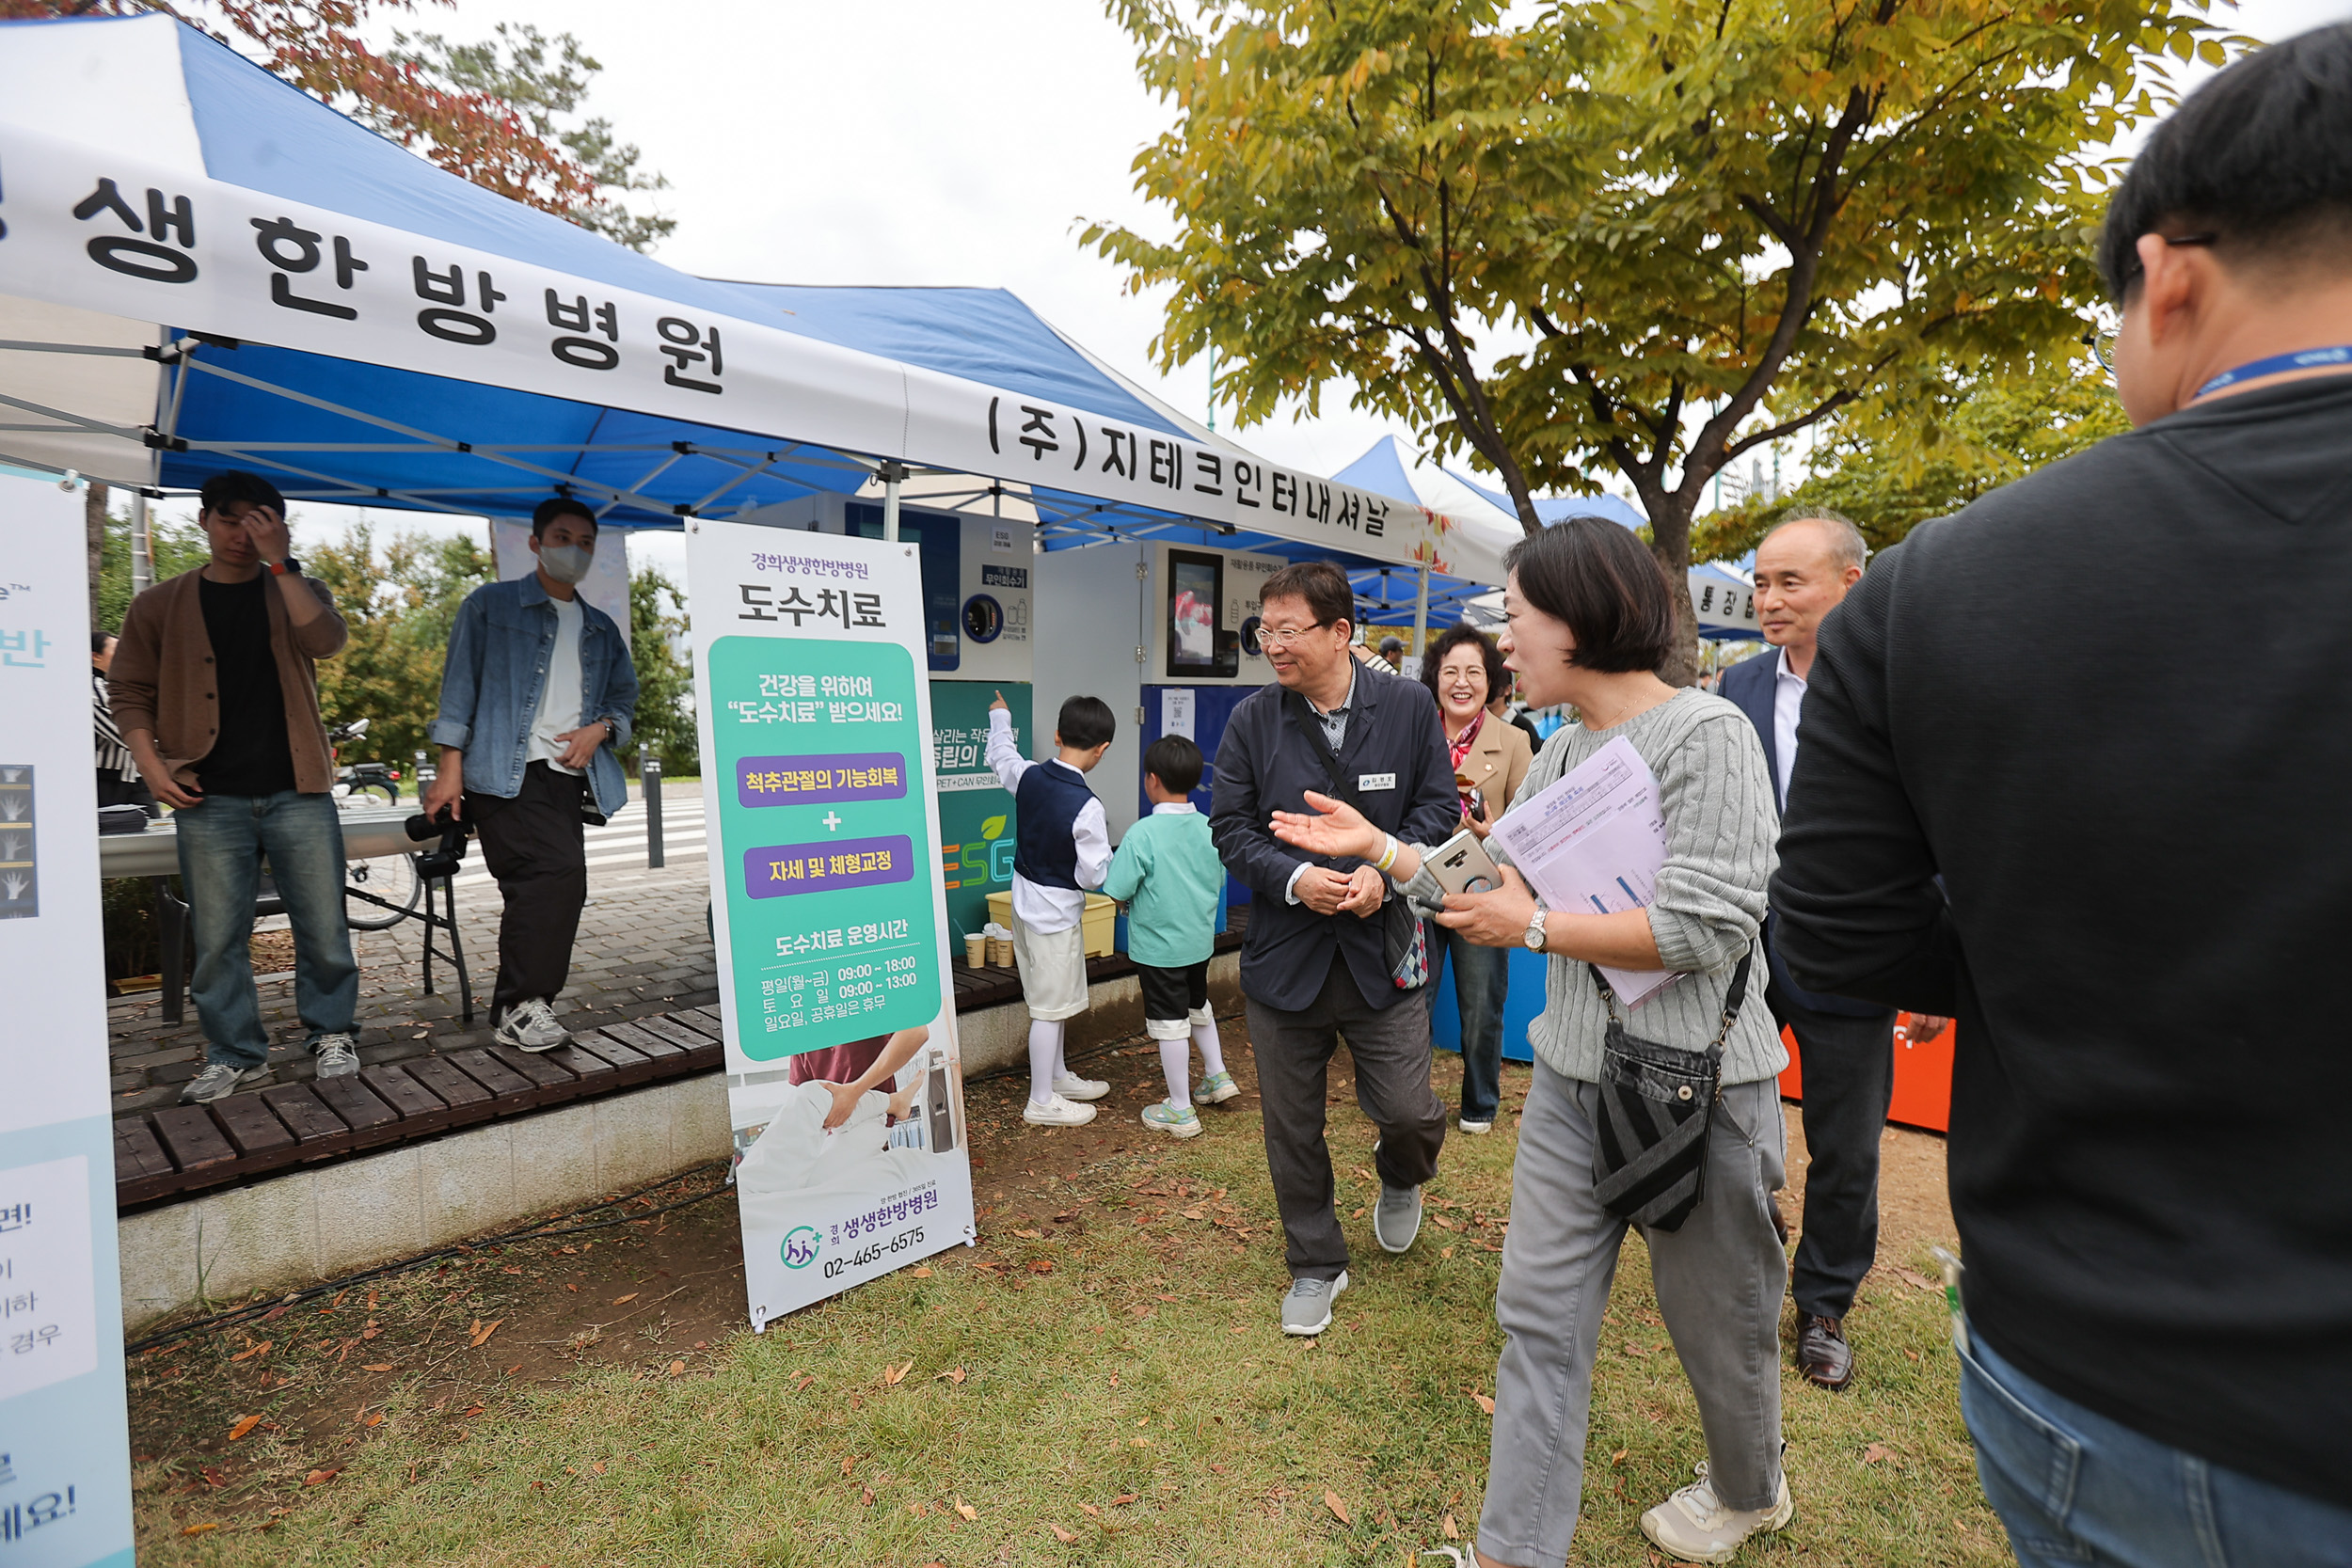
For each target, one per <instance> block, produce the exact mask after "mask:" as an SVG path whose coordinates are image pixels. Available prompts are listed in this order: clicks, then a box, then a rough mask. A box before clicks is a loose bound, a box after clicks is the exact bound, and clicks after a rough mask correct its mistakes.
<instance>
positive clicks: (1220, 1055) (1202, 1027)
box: [1192, 1007, 1225, 1078]
mask: <svg viewBox="0 0 2352 1568" xmlns="http://www.w3.org/2000/svg"><path fill="white" fill-rule="evenodd" d="M1192 1045H1193V1049H1194V1050H1196V1051H1198V1052H1200V1065H1201V1066H1202V1067H1203V1068H1204V1069H1207V1072H1208V1075H1209V1076H1210V1077H1211V1078H1214V1077H1216V1075H1217V1074H1218V1073H1220V1072H1223V1071H1224V1070H1225V1045H1224V1042H1223V1041H1221V1040H1219V1039H1218V1038H1217V1037H1216V1014H1215V1013H1212V1012H1210V1011H1209V1010H1208V1009H1207V1008H1206V1007H1203V1008H1201V1009H1200V1017H1197V1018H1195V1019H1194V1020H1193V1023H1192Z"/></svg>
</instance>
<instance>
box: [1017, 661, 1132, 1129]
mask: <svg viewBox="0 0 2352 1568" xmlns="http://www.w3.org/2000/svg"><path fill="white" fill-rule="evenodd" d="M1117 728H1118V721H1116V720H1115V719H1113V718H1112V717H1111V710H1110V705H1109V704H1107V703H1105V702H1104V701H1103V699H1102V698H1100V697H1073V698H1071V699H1070V700H1069V701H1068V702H1066V703H1064V704H1062V705H1061V718H1060V721H1059V722H1058V723H1057V724H1056V726H1055V729H1054V760H1053V761H1051V762H1031V761H1030V760H1029V759H1028V758H1026V757H1025V756H1023V755H1022V754H1021V749H1020V747H1019V746H1018V745H1017V744H1016V743H1015V742H1014V740H1013V736H1012V710H1011V709H1010V708H1009V707H1008V706H1006V705H1005V696H1004V693H1003V692H1001V691H1000V692H998V693H997V694H996V700H995V701H994V702H993V703H991V704H989V705H988V765H989V767H991V768H993V769H995V772H996V777H997V779H998V781H999V782H1001V783H1002V784H1004V786H1005V787H1006V788H1007V789H1009V790H1011V791H1012V799H1013V805H1014V807H1015V808H1016V825H1015V828H1014V838H1013V857H1012V958H1013V962H1014V964H1015V965H1016V966H1018V967H1019V969H1020V971H1021V990H1022V994H1023V996H1024V998H1025V1000H1026V1002H1027V1003H1028V1006H1029V1102H1028V1104H1026V1105H1025V1106H1024V1107H1023V1108H1022V1111H1021V1115H1022V1117H1023V1119H1024V1120H1026V1121H1029V1122H1031V1123H1034V1124H1035V1125H1037V1126H1040V1127H1083V1126H1084V1125H1086V1124H1087V1123H1088V1122H1089V1121H1092V1120H1093V1119H1094V1107H1093V1106H1092V1105H1090V1104H1087V1103H1085V1101H1094V1100H1100V1099H1102V1098H1103V1097H1104V1095H1106V1094H1108V1093H1110V1092H1111V1086H1110V1085H1108V1084H1106V1083H1104V1082H1103V1081H1101V1080H1100V1079H1094V1078H1080V1077H1078V1076H1077V1075H1076V1074H1074V1073H1073V1072H1072V1071H1071V1070H1070V1064H1069V1063H1068V1062H1067V1061H1066V1060H1064V1059H1063V1055H1062V1023H1063V1022H1064V1021H1065V1020H1067V1019H1072V1018H1075V1017H1076V1016H1077V1015H1078V1014H1080V1013H1082V1012H1085V1011H1086V1008H1087V958H1086V931H1085V928H1084V920H1085V916H1086V903H1087V891H1088V890H1089V889H1090V888H1098V887H1101V886H1102V885H1103V877H1104V873H1105V872H1107V871H1108V870H1109V869H1110V863H1111V837H1110V825H1109V823H1108V822H1107V821H1105V820H1104V816H1103V802H1102V801H1100V800H1096V799H1095V798H1094V791H1092V790H1091V789H1089V788H1088V787H1087V782H1086V776H1087V774H1089V773H1090V772H1092V771H1093V770H1094V767H1095V765H1096V764H1097V763H1099V762H1101V761H1102V760H1103V753H1104V752H1106V751H1108V750H1110V744H1111V736H1112V735H1113V734H1115V733H1116V731H1117Z"/></svg>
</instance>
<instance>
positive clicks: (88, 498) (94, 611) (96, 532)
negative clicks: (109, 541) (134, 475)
mask: <svg viewBox="0 0 2352 1568" xmlns="http://www.w3.org/2000/svg"><path fill="white" fill-rule="evenodd" d="M82 533H83V537H84V541H85V542H86V543H87V545H88V546H89V624H90V629H91V630H92V631H103V630H105V629H106V628H105V627H103V626H100V625H99V624H98V578H99V575H100V573H101V572H102V571H103V569H104V566H105V561H106V487H105V486H104V485H103V484H102V483H99V482H98V481H97V480H94V479H93V480H91V481H90V482H89V486H88V488H87V490H85V491H84V492H83V496H82Z"/></svg>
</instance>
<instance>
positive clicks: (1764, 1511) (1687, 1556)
mask: <svg viewBox="0 0 2352 1568" xmlns="http://www.w3.org/2000/svg"><path fill="white" fill-rule="evenodd" d="M1698 1477H1699V1479H1698V1480H1697V1481H1694V1482H1693V1483H1692V1484H1691V1485H1689V1486H1686V1487H1684V1488H1683V1489H1682V1490H1681V1491H1679V1492H1677V1493H1676V1494H1675V1495H1674V1496H1673V1497H1668V1498H1667V1499H1666V1500H1665V1501H1664V1502H1662V1503H1660V1504H1659V1505H1658V1506H1657V1507H1656V1508H1653V1509H1651V1510H1650V1511H1649V1512H1648V1513H1645V1514H1643V1515H1642V1533H1643V1534H1644V1535H1646V1536H1648V1537H1649V1538H1650V1540H1651V1541H1652V1542H1654V1543H1656V1544H1657V1545H1658V1547H1659V1549H1660V1550H1661V1551H1663V1552H1665V1553H1666V1554H1667V1555H1669V1556H1671V1557H1675V1558H1678V1559H1680V1560H1683V1561H1685V1562H1729V1561H1730V1560H1731V1559H1732V1556H1733V1554H1735V1553H1736V1552H1738V1551H1739V1549H1740V1543H1741V1542H1742V1541H1745V1540H1746V1539H1747V1538H1748V1537H1749V1536H1751V1535H1754V1534H1755V1533H1756V1532H1757V1531H1758V1530H1774V1529H1779V1528H1782V1527H1783V1526H1785V1525H1787V1524H1788V1521H1789V1520H1791V1519H1793V1518H1795V1517H1796V1516H1797V1505H1796V1504H1795V1503H1794V1502H1793V1501H1791V1500H1790V1499H1789V1497H1788V1472H1787V1471H1786V1470H1784V1471H1782V1472H1781V1477H1780V1490H1779V1492H1778V1493H1777V1494H1775V1495H1774V1497H1772V1507H1770V1508H1746V1509H1740V1508H1725V1507H1724V1505H1723V1501H1722V1499H1721V1498H1719V1497H1716V1496H1715V1488H1714V1486H1713V1485H1712V1484H1711V1483H1710V1482H1709V1481H1708V1479H1707V1465H1706V1462H1705V1461H1701V1462H1700V1464H1699V1467H1698Z"/></svg>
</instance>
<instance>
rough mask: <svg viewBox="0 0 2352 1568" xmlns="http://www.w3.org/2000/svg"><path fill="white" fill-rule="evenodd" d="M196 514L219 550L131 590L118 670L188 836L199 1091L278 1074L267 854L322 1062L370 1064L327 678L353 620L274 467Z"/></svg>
mask: <svg viewBox="0 0 2352 1568" xmlns="http://www.w3.org/2000/svg"><path fill="white" fill-rule="evenodd" d="M197 521H198V522H199V524H200V525H202V527H203V530H204V536H205V539H206V541H207V543H209V544H210V545H211V546H212V552H213V554H212V560H211V561H209V562H206V563H205V564H204V565H203V566H201V567H199V568H198V569H197V570H195V571H193V572H183V573H182V574H181V575H180V576H178V577H176V578H171V579H170V580H169V581H168V582H160V583H157V584H156V585H155V586H154V587H152V588H151V589H149V590H148V591H147V592H146V593H144V594H140V595H139V596H138V597H137V598H135V599H134V600H132V601H131V608H130V610H129V611H128V612H127V613H126V614H125V615H124V616H123V618H122V641H121V642H120V644H119V646H118V647H117V648H116V649H115V657H114V664H113V667H112V668H111V669H110V670H109V672H108V681H107V687H108V695H109V698H110V701H111V702H112V705H113V707H114V713H115V721H116V723H117V724H118V725H119V727H120V728H121V731H122V741H123V744H124V745H125V746H126V747H128V748H129V750H130V752H131V757H132V760H133V762H135V764H136V765H137V768H138V771H139V776H140V777H141V778H144V779H146V780H147V781H148V783H149V784H150V786H151V787H152V788H153V790H154V791H155V795H156V797H157V799H159V800H162V801H163V802H164V803H165V804H167V805H168V806H171V807H172V808H173V812H172V825H173V827H174V828H175V829H176V830H177V831H178V837H179V847H180V876H181V879H182V880H183V883H184V884H185V885H186V888H187V896H188V915H189V923H190V926H191V927H192V930H193V934H194V937H195V940H196V976H195V980H194V983H193V984H192V985H191V986H190V987H189V994H190V995H192V996H193V997H194V998H195V999H196V1016H197V1018H198V1020H199V1022H201V1023H202V1025H203V1028H204V1037H205V1039H206V1040H207V1041H208V1042H209V1045H208V1049H207V1050H206V1052H205V1066H204V1070H203V1071H202V1072H201V1073H199V1075H198V1076H197V1077H196V1079H195V1081H194V1082H192V1083H190V1084H189V1085H188V1086H187V1088H186V1089H185V1090H183V1092H182V1094H181V1096H180V1098H181V1100H182V1101H183V1102H187V1103H199V1102H203V1101H214V1100H218V1099H220V1098H221V1097H222V1096H223V1095H227V1094H231V1093H233V1092H235V1091H236V1090H238V1089H240V1088H244V1087H246V1086H247V1085H252V1084H257V1083H259V1082H261V1081H262V1079H264V1078H267V1077H268V1076H269V1072H270V1068H269V1032H268V1031H267V1030H266V1029H265V1028H263V1027H262V1014H261V1006H260V1004H259V1002H258V1000H257V999H256V997H255V996H254V992H253V963H252V958H251V956H250V951H249V946H248V944H249V943H250V942H251V940H252V936H253V905H254V897H255V894H256V891H257V889H258V886H259V883H260V879H261V874H262V857H263V856H264V855H266V856H267V857H268V858H269V867H270V875H271V877H272V879H274V880H275V881H276V882H277V885H278V896H279V897H280V898H282V899H284V901H285V905H286V912H287V914H288V916H289V917H290V919H291V920H292V923H293V925H294V1001H295V1005H296V1010H297V1013H298V1015H299V1016H300V1018H301V1020H302V1023H303V1027H304V1028H305V1029H306V1030H307V1031H308V1032H309V1035H310V1050H311V1052H312V1053H315V1054H316V1056H317V1057H318V1075H319V1076H320V1077H322V1078H336V1077H341V1076H342V1075H343V1074H344V1073H349V1072H357V1071H358V1070H359V1058H358V1055H357V1054H355V1053H353V1050H352V1043H351V1015H352V1009H353V1007H354V1006H355V1005H356V1004H357V1003H358V996H359V966H358V963H357V962H356V961H354V959H353V958H352V956H351V933H350V930H349V929H348V927H345V925H344V924H343V835H342V823H341V822H340V820H339V819H338V818H337V816H336V815H335V801H334V798H333V796H332V795H331V793H330V791H331V789H332V787H333V784H334V780H335V771H334V766H333V762H332V756H333V753H332V752H330V751H329V750H328V748H327V744H326V728H325V727H324V726H323V725H322V724H321V723H320V722H319V694H318V684H317V681H316V679H315V677H314V675H313V673H312V670H313V666H312V661H313V660H315V659H321V658H329V657H333V656H334V655H335V654H336V653H338V652H340V651H341V650H342V645H343V642H344V640H345V638H346V636H347V633H346V632H345V630H344V627H343V621H342V616H340V615H338V614H336V613H335V601H334V598H333V596H332V595H331V594H328V593H327V591H326V587H325V585H324V584H321V583H318V582H314V581H312V580H311V579H310V578H306V577H304V576H303V575H302V567H301V563H300V562H297V561H295V560H294V558H293V556H292V555H291V554H289V553H288V545H289V540H288V537H287V531H286V502H285V500H284V499H283V498H282V497H280V496H279V495H278V489H277V487H276V486H275V485H273V484H271V483H269V482H268V481H267V480H265V479H262V478H261V477H260V476H259V475H256V474H248V473H237V472H230V473H224V474H215V476H214V477H213V478H211V479H210V480H207V481H206V482H205V484H204V493H203V502H202V509H201V510H200V511H199V513H198V514H197Z"/></svg>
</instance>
